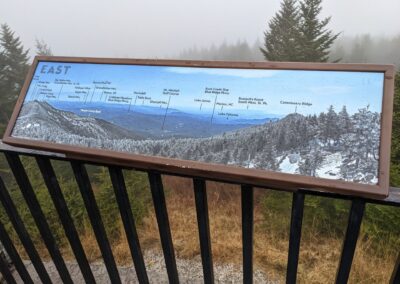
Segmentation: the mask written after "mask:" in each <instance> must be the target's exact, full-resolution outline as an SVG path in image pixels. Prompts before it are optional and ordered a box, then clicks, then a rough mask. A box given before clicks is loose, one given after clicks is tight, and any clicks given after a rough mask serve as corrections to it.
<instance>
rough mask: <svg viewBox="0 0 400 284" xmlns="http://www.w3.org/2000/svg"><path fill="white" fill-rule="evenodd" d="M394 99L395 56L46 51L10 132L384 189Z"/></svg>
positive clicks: (139, 163)
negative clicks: (385, 60)
mask: <svg viewBox="0 0 400 284" xmlns="http://www.w3.org/2000/svg"><path fill="white" fill-rule="evenodd" d="M392 97H393V67H392V66H386V65H345V64H306V63H244V62H242V63H234V62H199V61H190V62H187V61H165V60H117V59H88V58H60V57H38V58H36V59H35V61H34V64H33V67H32V69H31V71H30V74H29V76H28V79H27V82H26V84H25V86H24V89H23V91H22V94H21V97H20V98H19V101H18V104H17V106H16V109H15V111H14V114H13V117H12V119H11V123H10V125H9V127H8V129H7V132H6V135H5V137H4V142H6V143H9V144H13V145H18V146H25V147H33V148H39V149H45V150H53V151H60V152H64V153H66V154H69V155H75V156H76V155H78V156H85V157H87V158H90V157H91V158H92V159H95V160H100V159H101V158H103V159H104V158H107V159H112V160H113V161H114V162H116V163H118V164H124V165H130V166H133V167H138V168H152V167H153V168H154V169H158V170H163V171H177V172H178V173H179V174H183V175H184V174H189V173H195V172H196V173H197V174H200V175H203V176H210V175H211V176H212V177H214V178H217V179H218V178H219V177H221V179H223V180H225V179H227V178H229V179H233V180H236V181H241V182H249V183H255V184H258V185H263V184H264V185H265V186H267V185H270V186H271V185H273V186H280V185H285V186H289V187H290V188H298V187H307V188H310V187H312V188H325V189H326V188H329V189H330V190H333V191H342V192H344V191H348V192H359V193H361V194H375V195H382V196H383V195H386V194H387V192H388V163H389V148H390V128H391V115H392ZM168 165H169V166H170V167H172V168H173V170H172V168H171V169H168ZM263 182H264V183H263Z"/></svg>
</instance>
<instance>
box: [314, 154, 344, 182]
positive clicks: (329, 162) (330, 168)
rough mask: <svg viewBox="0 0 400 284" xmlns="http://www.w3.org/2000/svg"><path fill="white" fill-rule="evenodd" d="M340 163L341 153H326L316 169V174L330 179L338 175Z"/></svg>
mask: <svg viewBox="0 0 400 284" xmlns="http://www.w3.org/2000/svg"><path fill="white" fill-rule="evenodd" d="M341 164H342V155H341V154H340V153H334V154H331V155H327V156H326V157H325V159H324V162H323V163H322V165H321V167H320V168H319V169H317V176H318V177H321V178H329V179H332V178H334V177H340V165H341Z"/></svg>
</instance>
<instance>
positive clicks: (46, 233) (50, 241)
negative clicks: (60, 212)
mask: <svg viewBox="0 0 400 284" xmlns="http://www.w3.org/2000/svg"><path fill="white" fill-rule="evenodd" d="M5 156H6V159H7V162H8V164H9V165H10V168H11V171H12V172H13V174H14V177H15V180H16V182H17V184H18V186H19V188H20V189H21V192H22V195H23V197H24V199H25V201H26V204H27V205H28V208H29V211H30V212H31V214H32V217H33V220H34V221H35V224H36V226H37V228H38V229H39V232H40V235H41V237H42V239H43V242H44V243H45V245H46V248H47V250H48V251H49V253H50V256H51V258H52V259H53V262H54V264H55V266H56V268H57V271H58V273H59V275H60V277H61V279H62V280H63V282H64V283H71V284H72V279H71V275H70V274H69V271H68V269H67V266H66V265H65V262H64V259H63V257H62V256H61V253H60V250H59V249H58V246H57V244H56V241H55V240H54V237H53V234H52V232H51V230H50V227H49V224H48V223H47V221H46V217H45V216H44V213H43V211H42V209H41V207H40V204H39V201H38V200H37V198H36V195H35V192H34V191H33V188H32V185H31V183H30V181H29V178H28V175H27V174H26V171H25V169H24V166H23V165H22V163H21V160H20V158H19V156H18V155H17V154H14V153H5Z"/></svg>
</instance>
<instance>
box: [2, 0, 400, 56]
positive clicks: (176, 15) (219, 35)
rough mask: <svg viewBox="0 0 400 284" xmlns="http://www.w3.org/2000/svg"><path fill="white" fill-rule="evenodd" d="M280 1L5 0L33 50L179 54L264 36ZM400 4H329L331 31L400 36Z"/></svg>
mask: <svg viewBox="0 0 400 284" xmlns="http://www.w3.org/2000/svg"><path fill="white" fill-rule="evenodd" d="M279 3H280V1H278V0H252V1H243V0H242V1H238V0H229V1H228V0H225V1H221V0H202V1H198V0H197V1H194V0H186V1H177V0H169V1H155V0H147V1H137V0H131V1H129V0H115V1H104V0H97V1H95V0H84V1H82V0H81V1H77V0H68V1H58V0H34V1H23V0H8V1H5V0H0V23H7V24H9V25H10V27H11V28H12V29H13V30H14V31H15V32H16V34H17V35H18V36H20V38H21V40H22V41H23V43H24V46H25V47H26V48H31V50H32V51H34V42H35V38H38V39H43V40H44V41H45V42H46V43H47V44H49V46H50V47H51V48H52V50H53V52H54V53H55V54H56V55H66V56H98V57H131V58H145V57H158V58H163V57H174V56H175V57H176V56H178V54H179V52H181V51H182V50H183V49H185V48H191V47H193V46H197V47H200V48H201V47H208V46H210V45H211V44H216V45H219V44H221V43H222V42H223V41H226V42H228V43H234V42H236V41H237V40H247V41H248V42H249V43H250V44H253V43H254V42H255V40H256V39H257V38H258V39H260V40H262V39H263V31H264V30H265V29H266V27H267V22H268V20H269V19H271V17H272V16H273V15H274V14H275V12H276V11H277V10H278V9H279ZM399 11H400V0H379V1H378V0H324V1H323V11H322V15H323V16H328V15H331V16H332V20H331V23H330V26H329V27H330V28H331V29H333V30H334V31H335V32H342V34H343V35H345V36H350V35H356V34H364V33H370V34H371V35H373V36H393V35H397V34H400V17H399Z"/></svg>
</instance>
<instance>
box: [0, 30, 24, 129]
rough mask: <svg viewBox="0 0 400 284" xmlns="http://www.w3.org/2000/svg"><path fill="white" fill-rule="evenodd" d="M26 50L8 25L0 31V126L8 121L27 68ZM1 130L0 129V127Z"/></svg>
mask: <svg viewBox="0 0 400 284" xmlns="http://www.w3.org/2000/svg"><path fill="white" fill-rule="evenodd" d="M28 52H29V50H24V47H23V46H22V43H21V41H20V39H19V37H16V36H15V35H14V32H13V31H11V29H10V27H9V26H8V25H6V24H3V25H1V33H0V73H1V75H0V126H1V124H2V125H4V124H6V123H7V122H8V119H9V117H10V114H11V111H12V108H13V106H14V103H15V101H16V99H17V97H18V94H19V92H20V90H21V87H22V84H23V82H24V80H25V75H26V72H27V70H28ZM0 130H1V129H0Z"/></svg>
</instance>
